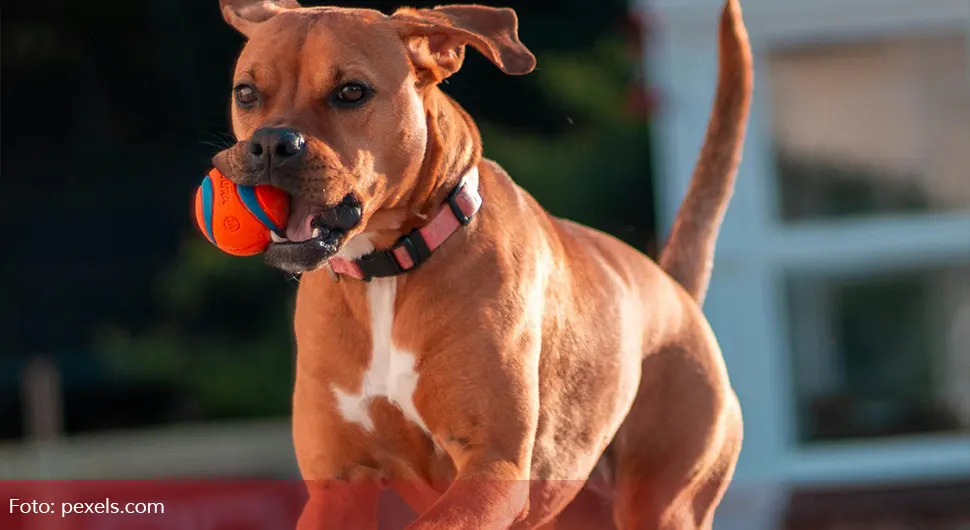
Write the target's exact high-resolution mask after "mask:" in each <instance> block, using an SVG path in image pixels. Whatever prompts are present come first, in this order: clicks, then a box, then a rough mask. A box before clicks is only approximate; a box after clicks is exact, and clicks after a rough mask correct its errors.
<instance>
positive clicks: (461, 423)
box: [408, 336, 539, 530]
mask: <svg viewBox="0 0 970 530" xmlns="http://www.w3.org/2000/svg"><path fill="white" fill-rule="evenodd" d="M467 338H472V339H473V340H472V342H471V343H470V344H469V346H468V347H466V348H463V347H461V345H455V344H451V347H452V348H454V350H453V351H451V352H448V353H447V354H445V355H441V356H433V357H431V358H427V359H426V360H425V373H426V374H427V376H426V377H424V378H423V380H422V381H421V383H419V385H418V390H417V393H416V395H415V402H416V405H417V406H418V409H419V411H420V413H421V415H422V416H423V417H425V418H426V420H427V426H428V428H429V430H430V431H431V433H432V435H433V437H434V438H435V440H436V443H437V444H438V445H439V446H440V447H441V448H442V449H444V450H445V451H446V452H447V453H448V455H449V456H450V457H451V459H452V461H453V462H454V464H455V468H456V471H457V473H456V476H455V480H454V481H453V482H452V484H451V486H450V487H449V488H448V489H447V490H446V491H445V492H444V494H443V495H442V496H441V497H440V498H439V499H438V501H437V502H436V503H435V504H434V505H432V506H431V508H430V509H428V510H427V511H426V512H425V513H423V514H421V515H420V517H418V519H417V521H415V522H414V523H413V524H412V525H411V526H409V527H408V530H445V529H447V530H458V529H468V530H498V529H502V530H504V529H507V528H509V527H510V526H511V525H512V524H513V523H515V522H516V521H519V520H522V519H523V518H525V516H526V515H527V514H528V511H529V478H530V475H531V473H530V466H531V460H532V450H533V445H534V443H535V433H536V426H537V423H538V416H539V389H538V376H537V371H538V370H537V365H538V347H537V345H538V340H534V339H533V338H531V337H528V336H527V337H523V336H519V337H515V339H518V340H517V341H515V342H514V344H515V346H517V347H515V346H513V347H511V348H510V347H508V346H509V345H508V344H506V345H504V346H505V347H498V346H492V347H491V348H489V349H485V348H483V347H482V344H485V343H487V340H488V339H485V338H482V337H478V338H477V339H478V340H475V339H476V338H474V337H467ZM513 340H514V339H513ZM510 342H513V341H510ZM488 350H491V351H488ZM456 351H457V352H475V353H474V354H473V355H472V354H467V355H462V356H456V355H455V353H454V352H456Z"/></svg>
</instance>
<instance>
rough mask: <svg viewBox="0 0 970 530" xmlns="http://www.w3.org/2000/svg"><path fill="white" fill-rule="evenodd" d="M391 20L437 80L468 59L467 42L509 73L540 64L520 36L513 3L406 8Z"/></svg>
mask: <svg viewBox="0 0 970 530" xmlns="http://www.w3.org/2000/svg"><path fill="white" fill-rule="evenodd" d="M391 22H392V23H393V24H394V25H395V27H396V28H397V31H398V33H399V34H400V35H401V38H403V39H404V42H405V44H406V45H407V48H408V54H409V55H410V57H411V62H412V63H413V64H414V66H415V68H416V69H417V70H418V72H419V75H421V76H423V77H424V78H425V79H424V80H425V81H430V82H433V83H437V82H439V81H441V80H442V79H445V78H446V77H448V76H450V75H451V74H453V73H455V72H457V71H458V69H459V68H461V64H462V62H463V61H464V59H465V45H467V44H470V45H472V46H473V47H474V48H475V49H476V50H478V51H479V52H481V53H482V54H483V55H484V56H485V57H487V58H488V60H490V61H492V62H493V63H495V66H498V67H499V68H500V69H501V70H502V71H503V72H505V73H506V74H510V75H524V74H527V73H529V72H531V71H532V70H533V69H534V68H535V66H536V58H535V57H534V56H533V55H532V52H530V51H529V49H528V48H526V47H525V45H524V44H522V43H521V42H520V41H519V35H518V33H519V19H518V17H516V16H515V11H513V10H512V9H509V8H496V7H486V6H480V5H450V6H442V7H436V8H434V9H411V8H402V9H399V10H397V12H395V13H394V15H392V16H391Z"/></svg>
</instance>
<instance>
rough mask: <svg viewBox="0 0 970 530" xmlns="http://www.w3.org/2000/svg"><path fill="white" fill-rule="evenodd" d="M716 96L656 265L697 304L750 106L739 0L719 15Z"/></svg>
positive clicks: (706, 278) (745, 38)
mask: <svg viewBox="0 0 970 530" xmlns="http://www.w3.org/2000/svg"><path fill="white" fill-rule="evenodd" d="M719 41H720V42H719V49H720V50H719V62H718V79H717V95H716V96H715V100H714V108H713V110H712V111H711V118H710V123H709V124H708V129H707V135H706V137H705V138H704V146H703V147H702V148H701V154H700V158H699V159H698V161H697V166H696V168H695V169H694V174H693V176H692V177H691V182H690V188H689V189H688V191H687V196H686V197H685V198H684V202H683V203H682V204H681V206H680V210H679V211H678V212H677V217H676V218H675V219H674V227H673V230H672V231H671V234H670V239H669V240H668V241H667V244H666V246H665V247H664V249H663V251H662V252H661V254H660V260H659V262H660V266H661V267H662V268H663V269H664V270H665V271H667V274H669V275H670V276H671V277H673V278H674V279H675V280H677V282H679V283H680V284H681V285H682V286H683V287H684V289H686V290H687V292H688V293H690V294H691V296H693V297H694V299H695V300H697V302H698V303H703V301H704V296H705V295H706V294H707V286H708V283H710V280H711V269H712V267H713V264H714V247H715V243H716V241H717V234H718V230H719V229H720V227H721V221H722V220H723V219H724V212H725V211H726V210H727V205H728V202H729V201H730V199H731V194H732V193H733V191H734V181H735V178H736V176H737V172H738V165H739V164H740V162H741V151H742V147H743V144H744V135H745V130H746V128H747V122H748V112H749V108H750V106H751V90H752V85H753V83H754V81H753V74H752V65H751V46H750V44H749V42H748V33H747V30H746V29H745V27H744V21H743V19H742V17H741V6H740V4H739V0H727V2H726V4H725V6H724V12H723V14H722V16H721V27H720V38H719Z"/></svg>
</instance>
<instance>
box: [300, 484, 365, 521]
mask: <svg viewBox="0 0 970 530" xmlns="http://www.w3.org/2000/svg"><path fill="white" fill-rule="evenodd" d="M306 486H307V492H308V493H309V494H310V498H309V499H308V500H307V503H306V505H305V506H304V507H303V513H302V514H301V515H300V521H299V523H298V524H297V527H296V528H297V530H330V529H333V530H347V529H351V528H352V529H354V530H357V529H360V530H377V503H378V500H379V499H380V495H381V490H382V486H381V484H380V482H379V481H377V480H371V479H352V480H309V481H306Z"/></svg>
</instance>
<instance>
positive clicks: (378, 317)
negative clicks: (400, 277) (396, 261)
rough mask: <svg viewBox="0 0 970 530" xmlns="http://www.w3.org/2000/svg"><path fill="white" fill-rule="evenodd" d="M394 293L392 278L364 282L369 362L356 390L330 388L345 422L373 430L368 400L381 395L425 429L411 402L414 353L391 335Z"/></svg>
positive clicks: (413, 387)
mask: <svg viewBox="0 0 970 530" xmlns="http://www.w3.org/2000/svg"><path fill="white" fill-rule="evenodd" d="M396 296H397V280H396V279H395V278H376V279H374V280H373V281H371V282H370V283H369V284H367V305H368V308H369V311H370V332H371V344H372V346H371V348H372V350H371V358H370V363H369V364H368V366H367V368H366V370H365V371H364V375H363V382H362V384H361V387H360V392H359V393H351V392H347V391H344V390H342V389H340V388H337V387H334V389H333V390H334V393H335V394H336V396H337V404H338V408H339V411H340V414H341V415H342V416H343V418H344V419H345V420H346V421H348V422H351V423H357V424H359V425H361V426H362V427H364V428H365V429H367V430H369V431H373V430H374V421H373V419H372V418H371V416H370V412H369V410H370V404H371V401H372V400H374V399H375V398H382V397H383V398H386V399H387V400H388V401H390V402H391V403H393V404H394V405H396V406H397V407H398V408H399V409H401V412H402V413H403V414H404V417H405V419H407V420H408V421H411V422H413V423H415V424H417V425H418V426H420V427H421V428H422V429H423V430H424V431H425V432H428V428H427V426H425V424H424V421H423V420H422V419H421V415H420V414H418V411H417V408H416V407H415V406H414V391H415V389H416V388H417V385H418V373H417V372H416V371H415V369H414V364H415V355H414V354H413V353H411V352H409V351H406V350H402V349H400V348H397V347H396V346H395V345H394V341H393V338H392V336H391V332H392V328H393V324H394V299H395V297H396Z"/></svg>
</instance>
